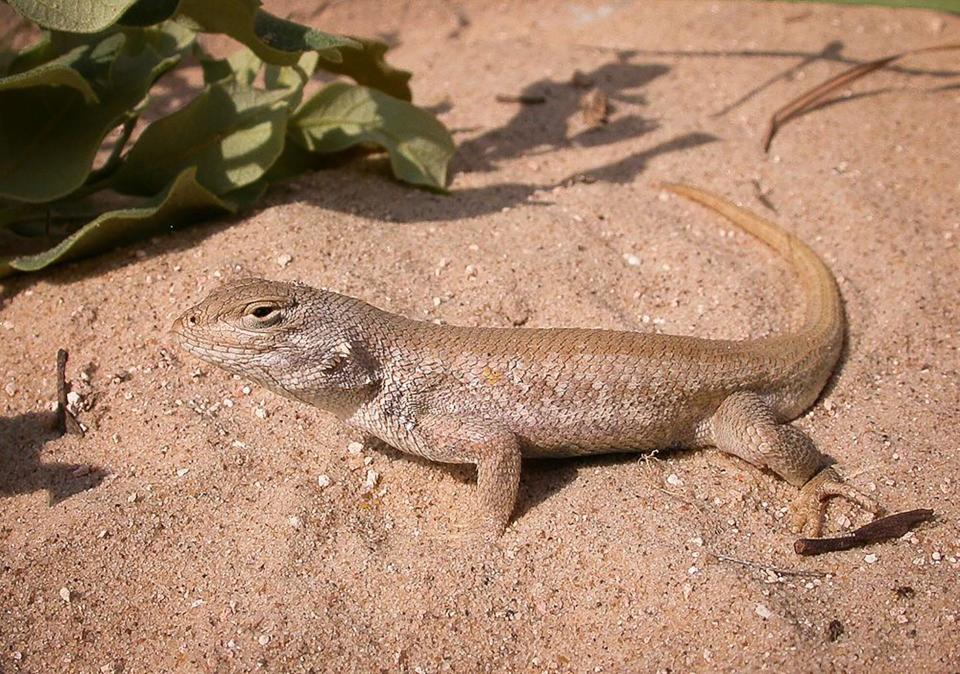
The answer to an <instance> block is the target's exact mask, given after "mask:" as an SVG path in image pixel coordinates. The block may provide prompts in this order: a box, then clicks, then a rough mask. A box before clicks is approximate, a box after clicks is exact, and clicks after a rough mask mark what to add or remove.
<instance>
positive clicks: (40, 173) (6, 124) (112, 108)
mask: <svg viewBox="0 0 960 674" xmlns="http://www.w3.org/2000/svg"><path fill="white" fill-rule="evenodd" d="M172 25H173V24H168V26H172ZM141 32H142V36H141V39H139V40H137V44H128V41H127V40H126V38H125V36H124V35H123V34H122V33H118V34H115V35H111V36H110V37H108V38H106V39H105V40H103V41H102V42H100V43H98V44H96V45H92V46H91V47H90V52H89V54H88V55H87V57H86V61H85V62H84V63H85V64H84V65H83V67H80V66H79V65H78V70H79V72H81V74H83V75H84V76H85V77H86V79H87V81H88V82H90V84H91V85H92V88H93V90H94V92H95V93H96V95H97V97H98V98H99V103H98V104H95V105H87V104H86V103H85V100H84V96H83V94H81V93H80V92H79V91H77V90H76V89H73V88H70V87H50V86H39V87H31V88H28V89H12V90H8V91H0V197H8V198H11V199H15V200H18V201H27V202H41V201H50V200H53V199H58V198H61V197H64V196H66V195H68V194H70V193H71V192H73V191H74V190H76V189H77V188H79V187H80V186H81V185H82V184H83V183H84V181H85V180H86V178H87V176H88V175H89V173H90V169H91V167H92V165H93V161H94V158H95V157H96V154H97V150H98V148H99V147H100V145H101V143H102V142H103V139H104V137H105V136H106V135H107V133H108V132H109V131H110V130H111V129H113V128H115V127H116V126H117V125H118V124H120V123H122V122H123V121H124V120H126V119H127V117H128V116H129V114H130V111H131V109H133V108H134V107H135V106H136V105H137V104H138V103H140V101H141V100H143V98H144V97H145V96H146V94H147V91H148V90H149V89H150V86H151V85H152V84H153V82H154V80H156V78H157V77H159V76H160V75H161V74H162V73H163V72H165V71H166V70H168V69H169V68H171V67H173V66H174V65H175V64H176V63H177V62H178V61H179V60H180V57H181V54H182V53H183V51H184V49H186V47H187V46H189V43H190V41H191V40H192V39H193V34H192V33H191V32H189V31H186V30H185V29H181V28H168V29H164V30H159V29H146V30H144V31H141ZM158 189H159V188H158ZM156 191H158V190H154V192H152V193H155V192H156Z"/></svg>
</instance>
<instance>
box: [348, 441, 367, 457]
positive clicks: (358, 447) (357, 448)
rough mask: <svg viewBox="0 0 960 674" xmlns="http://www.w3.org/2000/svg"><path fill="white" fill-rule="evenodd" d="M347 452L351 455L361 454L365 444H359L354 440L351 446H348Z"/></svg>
mask: <svg viewBox="0 0 960 674" xmlns="http://www.w3.org/2000/svg"><path fill="white" fill-rule="evenodd" d="M347 451H348V452H350V453H351V454H359V453H360V452H362V451H363V443H360V442H357V441H356V440H354V441H353V442H351V443H350V444H349V445H347Z"/></svg>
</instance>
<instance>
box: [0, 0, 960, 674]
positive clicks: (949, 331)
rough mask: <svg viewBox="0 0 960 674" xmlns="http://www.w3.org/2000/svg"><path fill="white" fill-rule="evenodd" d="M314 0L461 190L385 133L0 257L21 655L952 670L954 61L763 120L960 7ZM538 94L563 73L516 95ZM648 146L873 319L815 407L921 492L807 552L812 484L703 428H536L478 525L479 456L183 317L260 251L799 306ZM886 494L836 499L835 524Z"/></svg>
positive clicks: (531, 667)
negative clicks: (848, 541) (485, 522)
mask: <svg viewBox="0 0 960 674" xmlns="http://www.w3.org/2000/svg"><path fill="white" fill-rule="evenodd" d="M324 4H325V5H327V6H328V7H327V8H326V9H325V10H323V11H317V10H316V9H314V8H313V3H309V2H306V1H304V2H301V3H300V4H299V5H278V4H274V5H273V6H272V9H273V10H274V11H277V12H287V11H292V12H293V16H294V17H295V18H298V19H300V20H305V19H306V20H309V21H311V22H313V23H314V24H315V25H317V26H319V27H324V28H327V29H330V30H336V31H346V32H351V33H356V34H365V35H377V34H379V35H385V36H387V37H388V38H389V39H391V40H394V41H396V42H397V47H396V49H395V51H394V52H392V54H393V55H392V61H393V62H394V63H396V64H397V65H399V66H402V67H406V68H409V69H411V70H413V71H414V73H415V79H414V81H413V82H414V88H415V93H416V98H417V100H418V101H419V102H420V103H421V104H424V105H428V106H432V107H433V109H435V110H437V111H438V113H439V115H440V117H441V119H442V120H443V121H444V122H445V123H446V124H447V125H448V126H449V127H450V128H451V129H453V130H454V131H455V134H456V138H457V140H458V144H459V151H458V154H457V157H456V159H455V161H454V166H453V168H454V170H455V174H454V178H453V182H452V185H451V187H452V194H451V195H450V196H440V195H433V194H429V193H425V192H422V191H417V190H412V189H409V188H406V187H404V186H401V185H398V184H397V183H395V182H393V181H392V180H391V179H389V177H388V176H387V173H386V170H385V166H386V165H385V162H384V161H382V160H376V161H368V162H362V163H357V164H355V165H351V166H348V167H346V168H345V169H343V170H336V171H328V172H319V173H316V174H312V175H309V176H305V177H303V178H301V179H298V180H296V181H294V182H292V183H289V184H287V185H284V186H281V187H278V188H277V189H274V190H273V191H271V192H270V193H269V195H268V197H267V199H266V200H265V202H264V203H263V206H262V208H260V209H259V210H257V211H256V212H254V213H252V214H249V215H248V216H246V217H243V218H239V219H235V220H232V221H220V222H214V223H210V224H207V225H203V226H200V227H197V228H194V229H190V230H186V231H184V232H181V233H178V234H176V235H171V236H164V237H160V238H158V239H155V240H152V241H145V242H142V243H141V244H140V245H135V246H131V247H127V248H124V249H121V250H118V251H115V252H113V253H110V254H107V255H103V256H100V257H98V258H95V259H91V260H86V261H82V262H80V263H76V264H71V265H68V266H65V267H60V268H58V269H56V270H54V271H52V272H50V273H47V274H44V275H42V276H32V277H19V278H15V279H12V280H6V281H4V282H3V284H2V302H3V304H2V310H0V311H2V313H0V337H2V342H0V374H2V386H0V389H2V390H0V405H2V409H0V671H3V672H36V673H44V672H61V671H62V672H93V673H95V672H110V671H113V672H124V673H126V672H130V673H134V672H161V671H178V672H213V671H215V672H230V671H271V672H279V671H409V672H442V671H465V672H469V671H524V672H526V671H530V672H539V671H576V672H601V671H603V672H618V671H661V672H686V671H713V670H723V671H747V670H772V671H816V670H830V671H869V672H891V671H904V670H907V669H909V670H911V671H917V672H921V671H930V672H951V671H957V670H958V668H960V637H958V614H960V578H958V572H960V562H958V557H960V529H958V521H960V520H958V518H960V507H958V505H957V496H958V494H960V452H958V446H960V431H958V426H957V424H958V419H960V394H958V365H960V358H958V353H957V348H958V332H960V331H958V326H960V321H958V300H960V276H958V274H957V271H956V270H957V268H958V266H960V254H958V246H957V244H958V241H960V165H958V162H960V133H958V132H957V129H958V121H960V89H958V81H960V80H958V76H957V75H956V72H957V70H960V66H958V65H957V59H956V56H955V55H951V54H949V53H945V54H930V55H926V56H922V57H916V58H912V59H910V60H907V61H904V62H903V63H902V64H900V66H899V67H897V68H891V69H887V70H884V71H880V72H878V73H875V74H874V75H872V76H871V77H870V78H869V79H868V80H865V81H863V82H861V83H858V84H857V85H855V86H854V87H852V92H853V93H852V95H851V96H849V97H848V98H846V99H845V100H841V101H840V102H838V103H836V104H832V105H828V106H825V107H823V108H822V109H820V110H818V111H816V112H813V113H811V114H808V115H806V116H804V117H802V118H800V119H798V120H796V121H794V122H792V123H790V124H788V125H787V126H786V127H785V128H784V130H783V131H782V132H781V134H780V135H779V136H778V137H777V138H776V139H775V140H774V144H773V148H772V151H771V152H770V154H769V155H764V154H763V153H762V152H761V151H760V150H759V138H760V136H761V134H762V131H763V127H764V124H765V121H766V119H767V117H768V116H769V114H770V113H771V112H772V111H773V110H775V109H776V108H777V107H779V106H780V105H781V104H782V103H784V102H785V101H786V100H787V99H789V98H791V97H792V96H794V95H797V94H799V93H800V92H801V91H803V90H804V89H805V88H807V87H809V86H811V85H812V84H813V83H815V82H817V81H819V80H821V79H824V78H826V77H828V76H830V75H832V74H835V73H837V72H839V71H840V70H841V69H842V68H844V67H845V65H844V64H846V63H849V62H850V61H849V60H850V59H869V58H874V57H877V56H880V55H884V54H886V53H889V52H891V51H896V50H900V49H905V48H913V47H920V46H925V45H929V44H935V43H942V42H949V41H953V42H956V41H958V40H960V19H958V18H955V17H949V16H945V15H939V14H934V13H931V12H924V11H893V10H888V9H881V8H870V9H855V8H835V7H830V6H821V5H805V4H798V5H793V4H766V3H758V4H753V3H749V2H700V1H690V2H686V1H684V2H680V1H677V2H665V1H660V2H655V1H650V2H621V1H617V2H614V1H608V2H592V1H589V0H581V1H578V2H555V3H552V2H526V3H521V2H512V3H501V2H467V3H464V4H457V3H453V2H440V1H439V0H437V1H434V0H423V1H422V2H421V0H416V1H412V2H403V3H401V2H381V3H378V2H369V1H366V0H360V1H356V2H340V3H324ZM458 8H460V14H459V16H460V17H461V18H458V13H457V10H458ZM576 71H580V72H581V73H583V74H584V76H583V77H581V78H580V79H581V80H582V79H584V77H585V78H586V79H589V80H590V81H592V83H593V86H595V87H597V88H599V89H601V90H602V91H604V92H605V93H606V94H607V95H608V96H609V99H610V102H611V104H612V112H611V113H610V117H609V121H608V123H607V124H606V125H603V126H602V127H600V128H595V129H591V128H588V125H587V124H586V123H585V121H584V120H583V118H582V116H581V115H580V113H579V112H578V109H577V103H578V100H579V99H580V97H581V96H582V95H583V93H584V91H585V90H584V89H580V88H577V87H575V86H573V85H571V84H570V82H571V78H572V77H573V75H574V73H575V72H576ZM951 72H952V73H954V74H952V75H950V73H951ZM520 93H527V94H533V95H542V96H543V97H545V99H546V102H545V103H543V104H541V105H527V106H522V105H518V104H510V103H498V102H496V100H495V97H496V96H497V95H498V94H508V95H516V94H520ZM660 180H676V181H685V182H690V183H692V184H695V185H698V186H703V187H706V188H708V189H711V190H713V191H716V192H718V193H721V194H724V195H727V196H729V197H730V198H732V199H735V200H737V201H739V202H741V203H743V204H745V205H747V206H749V207H750V208H753V209H756V210H757V211H759V212H762V213H766V214H768V215H771V216H772V217H775V218H776V219H777V220H778V221H779V222H781V223H783V224H784V225H785V226H787V227H788V228H790V229H791V230H793V231H795V232H797V233H798V234H799V235H800V236H801V237H803V238H804V239H805V240H806V241H808V242H810V243H811V245H813V247H814V248H815V249H816V250H817V251H818V252H819V253H820V254H821V255H822V256H823V257H824V258H825V259H826V260H827V261H828V263H829V264H830V266H831V267H832V268H833V269H834V271H835V272H836V274H837V276H838V278H839V281H840V286H841V290H842V292H843V295H844V298H845V300H846V305H847V312H848V315H849V324H850V330H849V345H848V349H847V353H846V355H845V359H844V361H843V363H842V364H841V367H840V369H839V372H838V376H837V377H836V378H835V381H834V382H833V384H832V385H831V386H830V388H829V389H828V391H827V392H826V393H825V396H824V398H823V399H822V400H821V401H820V402H819V403H818V404H817V405H816V406H815V407H814V408H813V409H812V410H811V411H810V412H809V413H808V414H807V415H806V416H804V417H803V418H802V419H801V420H800V421H799V422H798V423H799V425H800V426H801V427H802V428H803V429H805V430H806V431H807V432H808V433H809V434H810V435H811V436H812V437H813V438H814V440H815V441H816V442H817V443H818V445H819V446H820V447H821V448H823V449H824V450H825V451H827V452H828V453H830V454H831V455H832V456H833V457H835V458H836V459H837V460H838V462H839V463H840V465H841V466H842V467H843V469H844V470H845V472H846V473H847V474H848V475H849V476H850V477H851V479H852V481H853V483H854V484H855V485H857V486H858V487H860V488H862V489H864V490H866V491H868V492H870V493H872V494H873V495H874V496H875V497H876V498H877V499H879V500H880V501H881V502H882V503H883V504H884V505H885V506H886V507H887V508H889V509H890V510H902V509H907V508H914V507H932V508H934V509H935V510H936V511H937V513H938V515H939V518H938V520H937V521H936V522H934V523H931V524H927V525H923V526H922V527H920V528H919V529H918V530H917V531H915V532H914V533H913V534H912V535H908V536H906V537H904V538H903V539H899V540H895V541H891V542H888V543H886V544H883V545H877V546H873V547H871V548H867V549H861V550H854V551H850V552H844V553H839V554H834V555H830V556H826V557H819V558H813V559H810V558H800V557H798V556H796V555H795V554H794V552H793V550H792V543H793V540H794V537H793V535H792V534H791V533H790V531H789V529H788V526H787V523H786V517H785V514H786V507H787V506H788V505H789V503H790V502H791V500H792V498H793V496H794V494H795V490H794V489H793V488H792V487H790V486H788V485H786V484H784V483H783V482H781V481H779V480H778V479H776V478H775V477H774V476H772V475H769V474H765V473H761V472H759V471H757V470H756V469H754V468H752V467H750V466H747V465H745V464H743V463H741V462H739V461H737V460H733V459H729V458H725V457H723V456H720V455H719V454H718V453H717V452H715V451H706V452H695V453H693V452H663V453H659V454H658V455H657V456H656V457H655V458H653V459H651V460H646V461H645V460H643V459H640V458H638V457H637V456H614V457H608V458H600V459H584V460H565V461H541V462H531V463H529V464H527V465H525V470H524V476H523V479H522V484H521V488H520V502H519V505H518V509H517V513H516V515H515V518H514V520H513V522H512V523H511V525H510V527H509V529H508V530H507V532H506V534H505V535H504V536H503V537H502V539H501V540H499V541H498V542H497V543H496V544H494V545H490V546H484V545H477V544H475V543H470V542H465V541H463V540H462V539H460V538H458V537H457V536H456V535H455V533H454V532H456V531H458V526H459V525H460V524H461V523H463V522H464V521H465V520H466V519H467V517H468V515H469V511H470V510H471V508H472V507H473V505H472V503H473V501H472V498H473V492H474V488H473V475H472V473H471V471H470V470H467V469H459V468H458V469H451V468H448V467H443V466H436V465H431V464H428V463H425V462H423V461H415V460H410V459H408V458H404V457H401V456H400V455H398V454H396V453H393V452H382V451H379V450H376V449H374V448H368V447H363V448H362V449H361V451H359V452H358V453H357V452H353V453H352V452H351V451H349V450H348V446H349V445H350V443H353V442H357V441H359V440H360V437H359V436H358V435H356V434H354V433H352V432H351V431H349V430H347V429H345V428H344V427H343V426H342V425H341V424H339V423H338V422H337V421H335V420H334V419H332V418H331V417H329V416H327V415H326V414H324V413H322V412H319V411H317V410H314V409H312V408H308V407H304V406H298V405H296V404H294V403H292V402H289V401H286V400H284V399H281V398H279V397H277V396H275V395H273V394H271V393H269V392H267V391H264V390H263V389H261V388H258V387H256V386H249V388H248V387H247V386H248V385H247V384H246V383H245V382H244V381H241V380H239V379H235V378H231V377H230V376H229V375H226V374H224V373H222V372H220V371H218V370H214V369H212V368H210V367H208V366H206V365H202V364H200V363H199V362H198V361H197V360H195V359H193V358H191V357H189V356H188V355H186V354H185V353H183V352H182V351H180V350H179V349H178V348H177V347H176V345H175V344H174V342H173V340H172V338H171V336H170V334H169V333H168V332H167V330H168V328H169V325H170V323H171V321H172V319H173V318H174V317H175V315H176V314H178V313H179V312H180V311H181V310H183V309H184V308H185V307H187V306H188V305H190V304H191V303H194V302H196V301H198V300H199V299H201V298H202V297H203V296H204V295H205V294H206V293H207V292H208V291H210V290H212V289H213V288H215V287H217V286H218V285H219V284H220V283H221V282H222V281H224V280H228V279H232V278H237V277H240V276H247V275H257V276H265V277H269V278H274V279H284V280H294V279H299V280H302V281H305V282H307V283H310V284H313V285H322V286H326V287H330V288H333V289H335V290H338V291H341V292H345V293H348V294H352V295H355V296H359V297H362V298H364V299H366V300H368V301H370V302H372V303H374V304H377V305H380V306H382V307H384V308H387V309H390V310H393V311H397V312H402V313H405V314H408V315H410V316H414V317H418V318H424V319H431V320H433V319H440V320H443V321H447V322H451V323H462V324H478V325H479V324H484V325H501V326H505V325H511V324H524V325H527V326H560V325H577V326H596V327H608V328H625V329H642V330H654V331H663V332H672V333H682V334H696V335H700V336H705V337H728V338H746V337H756V336H761V335H765V334H768V333H771V332H773V331H776V330H780V329H784V328H786V327H788V326H789V325H791V324H792V321H794V320H795V319H796V317H797V315H798V313H799V310H800V306H799V304H798V299H799V298H798V293H797V290H796V288H795V286H794V278H793V276H792V275H791V274H790V271H789V269H788V268H787V266H786V265H785V264H784V263H782V262H781V261H780V260H778V259H777V258H776V257H775V256H774V255H773V254H772V253H770V252H769V251H767V250H765V249H764V248H763V247H762V246H761V245H759V244H757V243H756V242H755V241H753V240H751V239H749V237H747V236H745V235H742V234H740V233H733V232H732V228H731V226H730V225H728V224H726V223H723V222H721V221H719V220H718V218H716V217H715V216H713V215H711V214H709V213H707V212H706V211H704V210H702V209H700V208H698V207H696V206H693V205H691V204H689V203H687V202H683V201H681V200H680V199H678V198H674V197H669V198H667V197H666V195H665V194H661V192H660V190H659V189H658V188H657V186H656V183H657V181H660ZM758 195H762V196H763V198H764V199H765V200H766V201H767V202H768V203H769V204H770V205H772V206H773V207H774V208H775V209H776V212H775V213H773V212H772V211H771V210H770V209H769V208H768V207H767V206H765V205H764V204H763V203H762V202H761V200H760V199H759V198H758ZM283 263H285V264H283ZM58 347H66V348H68V349H69V350H70V353H71V361H70V365H69V367H68V377H69V378H70V379H71V380H72V381H73V383H74V387H75V390H77V391H78V393H80V394H81V395H82V396H83V404H84V405H85V406H87V407H89V409H85V410H84V411H82V412H81V413H80V415H79V418H80V420H81V421H82V422H83V423H84V424H86V425H87V426H88V427H89V430H88V432H87V435H86V437H85V438H83V439H82V440H81V439H77V438H75V437H70V436H68V437H64V438H60V439H56V438H54V437H53V435H52V433H51V432H50V431H49V430H48V429H49V424H50V416H51V413H50V411H49V410H50V403H51V401H52V400H53V399H54V397H55V383H54V376H53V375H54V362H55V354H56V350H57V348H58ZM86 379H88V381H86ZM354 449H356V446H354ZM370 470H374V471H376V473H377V474H378V476H379V479H378V481H377V484H376V486H375V487H374V488H373V490H372V491H370V490H366V489H365V488H364V482H365V480H367V476H368V471H370ZM321 475H325V476H327V477H328V478H329V481H330V484H329V486H326V487H321V486H320V484H318V478H319V477H320V476H321ZM866 521H867V518H866V517H865V516H864V514H863V513H861V512H858V511H857V510H856V509H854V508H853V507H851V506H850V505H848V504H845V503H836V504H834V505H832V506H831V508H830V510H829V521H828V526H829V528H830V530H831V531H840V530H844V529H849V528H853V527H856V526H858V525H860V524H863V523H864V522H866ZM717 555H720V556H721V557H719V558H718V557H717ZM728 558H735V559H738V560H744V561H746V562H749V563H750V565H744V564H740V563H736V562H734V561H730V560H729V559H728ZM769 567H776V568H779V569H783V570H793V571H806V572H811V571H812V572H822V573H823V574H825V575H822V576H811V575H792V574H778V573H776V572H774V571H772V570H768V568H769ZM831 625H832V627H831Z"/></svg>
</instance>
